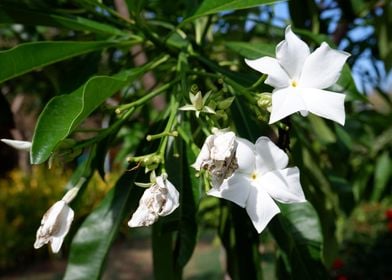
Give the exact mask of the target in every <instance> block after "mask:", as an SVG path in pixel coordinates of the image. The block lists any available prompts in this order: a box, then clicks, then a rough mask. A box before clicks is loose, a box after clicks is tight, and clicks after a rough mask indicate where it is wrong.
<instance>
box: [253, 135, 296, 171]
mask: <svg viewBox="0 0 392 280" xmlns="http://www.w3.org/2000/svg"><path fill="white" fill-rule="evenodd" d="M255 146H256V169H257V171H258V172H259V173H261V174H265V173H267V172H269V171H272V170H278V169H283V168H286V166H287V163H288V162H289V157H288V156H287V155H286V153H285V152H284V151H283V150H281V149H280V148H279V147H278V146H276V145H275V144H274V142H272V141H271V139H269V138H268V137H260V138H259V139H257V141H256V144H255Z"/></svg>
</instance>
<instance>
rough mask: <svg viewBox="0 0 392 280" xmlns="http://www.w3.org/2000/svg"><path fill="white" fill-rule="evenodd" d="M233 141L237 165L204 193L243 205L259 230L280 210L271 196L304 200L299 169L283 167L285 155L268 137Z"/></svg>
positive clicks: (283, 201) (293, 200) (281, 198)
mask: <svg viewBox="0 0 392 280" xmlns="http://www.w3.org/2000/svg"><path fill="white" fill-rule="evenodd" d="M237 142H238V147H237V153H236V154H237V160H238V166H239V167H238V169H237V170H236V171H235V172H234V173H233V175H232V176H231V177H229V178H228V179H225V180H224V181H223V183H222V185H221V186H220V188H219V189H218V188H212V189H211V190H210V191H209V192H208V194H209V195H212V196H216V197H219V198H224V199H227V200H230V201H232V202H234V203H236V204H237V205H239V206H241V207H243V208H246V211H247V213H248V215H249V217H250V219H251V220H252V222H253V225H254V226H255V228H256V230H257V231H258V232H259V233H260V232H261V231H263V229H264V228H265V227H266V226H267V224H268V222H269V221H270V220H271V219H272V217H273V216H275V215H276V214H277V213H279V212H280V210H279V207H278V206H277V204H276V203H275V201H274V200H277V201H279V202H282V203H294V202H304V201H305V196H304V193H303V191H302V187H301V183H300V180H299V170H298V168H297V167H292V168H286V167H287V163H288V157H287V155H286V154H285V153H284V152H283V151H282V150H281V149H279V148H278V147H277V146H276V145H275V144H274V143H273V142H272V141H271V140H270V139H269V138H268V137H260V138H259V139H258V140H257V141H256V144H252V143H251V142H249V141H248V140H246V139H242V138H237Z"/></svg>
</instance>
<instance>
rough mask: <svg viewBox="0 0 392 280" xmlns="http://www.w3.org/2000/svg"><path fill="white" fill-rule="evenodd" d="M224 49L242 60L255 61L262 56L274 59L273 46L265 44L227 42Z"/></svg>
mask: <svg viewBox="0 0 392 280" xmlns="http://www.w3.org/2000/svg"><path fill="white" fill-rule="evenodd" d="M225 45H226V47H227V48H229V49H231V50H232V51H234V52H236V53H238V54H239V55H241V56H242V57H244V58H248V59H256V58H260V57H262V56H272V57H275V45H273V44H267V43H244V42H227V43H226V44H225Z"/></svg>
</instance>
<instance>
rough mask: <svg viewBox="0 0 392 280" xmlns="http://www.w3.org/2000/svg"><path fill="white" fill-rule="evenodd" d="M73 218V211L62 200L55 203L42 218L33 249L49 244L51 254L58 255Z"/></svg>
mask: <svg viewBox="0 0 392 280" xmlns="http://www.w3.org/2000/svg"><path fill="white" fill-rule="evenodd" d="M73 218H74V211H73V210H72V209H71V208H70V207H69V206H68V204H67V202H66V201H64V200H60V201H57V202H56V203H55V204H54V205H53V206H52V207H51V208H50V209H49V210H48V211H47V212H46V213H45V215H44V216H43V218H42V221H41V226H40V227H39V229H38V231H37V239H36V240H35V243H34V248H35V249H38V248H41V247H42V246H43V245H45V244H47V243H50V247H51V248H52V251H53V253H58V252H59V250H60V248H61V245H62V244H63V240H64V237H65V236H66V235H67V233H68V231H69V228H70V226H71V223H72V221H73Z"/></svg>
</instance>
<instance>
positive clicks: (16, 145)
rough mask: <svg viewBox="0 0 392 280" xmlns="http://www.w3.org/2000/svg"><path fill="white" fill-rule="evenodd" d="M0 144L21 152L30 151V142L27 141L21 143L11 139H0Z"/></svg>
mask: <svg viewBox="0 0 392 280" xmlns="http://www.w3.org/2000/svg"><path fill="white" fill-rule="evenodd" d="M0 141H1V142H3V143H5V144H7V145H9V146H11V147H13V148H15V149H18V150H22V151H30V150H31V142H29V141H21V140H12V139H5V138H3V139H0Z"/></svg>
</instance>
